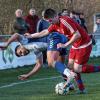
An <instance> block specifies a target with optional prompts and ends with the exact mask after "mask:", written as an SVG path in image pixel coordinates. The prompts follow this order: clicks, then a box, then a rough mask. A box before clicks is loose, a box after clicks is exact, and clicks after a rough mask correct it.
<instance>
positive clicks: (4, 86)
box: [0, 76, 61, 89]
mask: <svg viewBox="0 0 100 100" xmlns="http://www.w3.org/2000/svg"><path fill="white" fill-rule="evenodd" d="M59 77H61V76H56V77H50V78H39V79H34V80H28V81H23V82H15V83H11V84H8V85H3V86H0V89H2V88H7V87H12V86H15V85H19V84H24V83H29V82H36V81H43V80H49V79H55V78H59Z"/></svg>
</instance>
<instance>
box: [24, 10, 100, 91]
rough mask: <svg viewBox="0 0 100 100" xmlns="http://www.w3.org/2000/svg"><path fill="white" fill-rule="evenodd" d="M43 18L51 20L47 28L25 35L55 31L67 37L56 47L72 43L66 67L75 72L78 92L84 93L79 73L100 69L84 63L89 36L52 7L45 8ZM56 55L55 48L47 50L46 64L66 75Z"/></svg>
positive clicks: (46, 33) (87, 51)
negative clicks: (65, 40) (66, 39)
mask: <svg viewBox="0 0 100 100" xmlns="http://www.w3.org/2000/svg"><path fill="white" fill-rule="evenodd" d="M44 18H45V19H46V20H48V21H49V22H51V24H52V25H51V26H50V27H49V28H48V29H46V30H43V31H42V32H40V33H35V34H32V35H27V34H26V35H27V37H33V38H37V37H38V38H39V37H43V36H45V35H48V34H49V33H52V32H55V31H57V32H59V33H61V34H64V35H65V36H66V37H68V38H69V41H68V42H66V43H64V44H62V43H58V45H57V49H59V48H66V47H68V46H69V45H72V48H71V49H70V52H69V61H68V67H69V68H70V69H72V70H74V72H76V73H77V76H76V77H75V79H76V81H77V83H78V87H79V93H85V88H84V85H83V82H82V80H81V76H80V73H81V72H83V73H86V72H88V73H89V72H98V71H100V66H97V67H95V66H91V65H86V63H87V61H88V59H89V56H90V53H91V50H92V41H91V38H90V36H89V35H88V34H87V33H86V31H85V30H84V29H83V28H82V27H80V25H79V24H77V23H76V22H75V21H73V20H72V19H71V18H69V17H68V16H66V17H65V16H61V17H59V16H58V15H57V13H56V11H55V10H53V9H46V10H45V13H44ZM55 42H57V41H55ZM58 55H59V52H58V51H57V50H56V51H55V50H51V51H47V58H48V64H49V65H52V66H54V67H55V68H56V69H57V70H58V71H59V72H61V73H63V74H64V75H66V76H67V74H66V72H67V71H66V67H65V65H64V64H63V63H61V62H59V61H57V60H56V59H57V57H58ZM52 58H53V59H52ZM59 66H61V67H59ZM72 74H73V73H72Z"/></svg>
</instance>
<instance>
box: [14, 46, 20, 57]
mask: <svg viewBox="0 0 100 100" xmlns="http://www.w3.org/2000/svg"><path fill="white" fill-rule="evenodd" d="M19 47H20V45H17V46H16V48H15V55H16V56H17V57H20V55H18V54H17V49H18V48H19Z"/></svg>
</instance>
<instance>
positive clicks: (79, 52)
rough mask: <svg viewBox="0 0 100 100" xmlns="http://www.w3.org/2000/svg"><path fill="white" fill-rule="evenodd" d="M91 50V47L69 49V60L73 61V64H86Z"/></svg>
mask: <svg viewBox="0 0 100 100" xmlns="http://www.w3.org/2000/svg"><path fill="white" fill-rule="evenodd" d="M91 50H92V45H89V46H88V47H85V48H81V49H73V48H71V49H70V52H69V59H73V60H75V63H77V64H80V65H83V64H86V63H87V62H88V60H89V57H90V53H91Z"/></svg>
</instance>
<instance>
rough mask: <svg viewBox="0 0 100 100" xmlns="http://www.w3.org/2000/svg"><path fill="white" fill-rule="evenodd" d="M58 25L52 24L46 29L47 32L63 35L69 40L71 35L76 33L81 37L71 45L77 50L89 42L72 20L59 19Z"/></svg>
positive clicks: (80, 28) (88, 38)
mask: <svg viewBox="0 0 100 100" xmlns="http://www.w3.org/2000/svg"><path fill="white" fill-rule="evenodd" d="M59 19H60V21H59V24H53V25H51V26H50V27H49V28H48V31H49V32H54V31H56V32H59V33H61V34H64V35H65V36H67V37H68V38H69V39H71V37H72V36H73V34H74V33H75V32H76V31H77V32H78V33H79V34H80V35H81V37H80V38H79V39H78V40H76V41H75V42H74V43H73V46H74V47H76V48H78V47H79V46H81V45H84V44H87V43H88V42H90V37H89V35H88V34H87V32H86V31H85V30H84V29H83V28H82V27H81V26H80V25H79V24H78V23H76V22H75V21H74V20H73V19H71V18H70V17H65V16H63V17H60V18H59Z"/></svg>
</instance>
